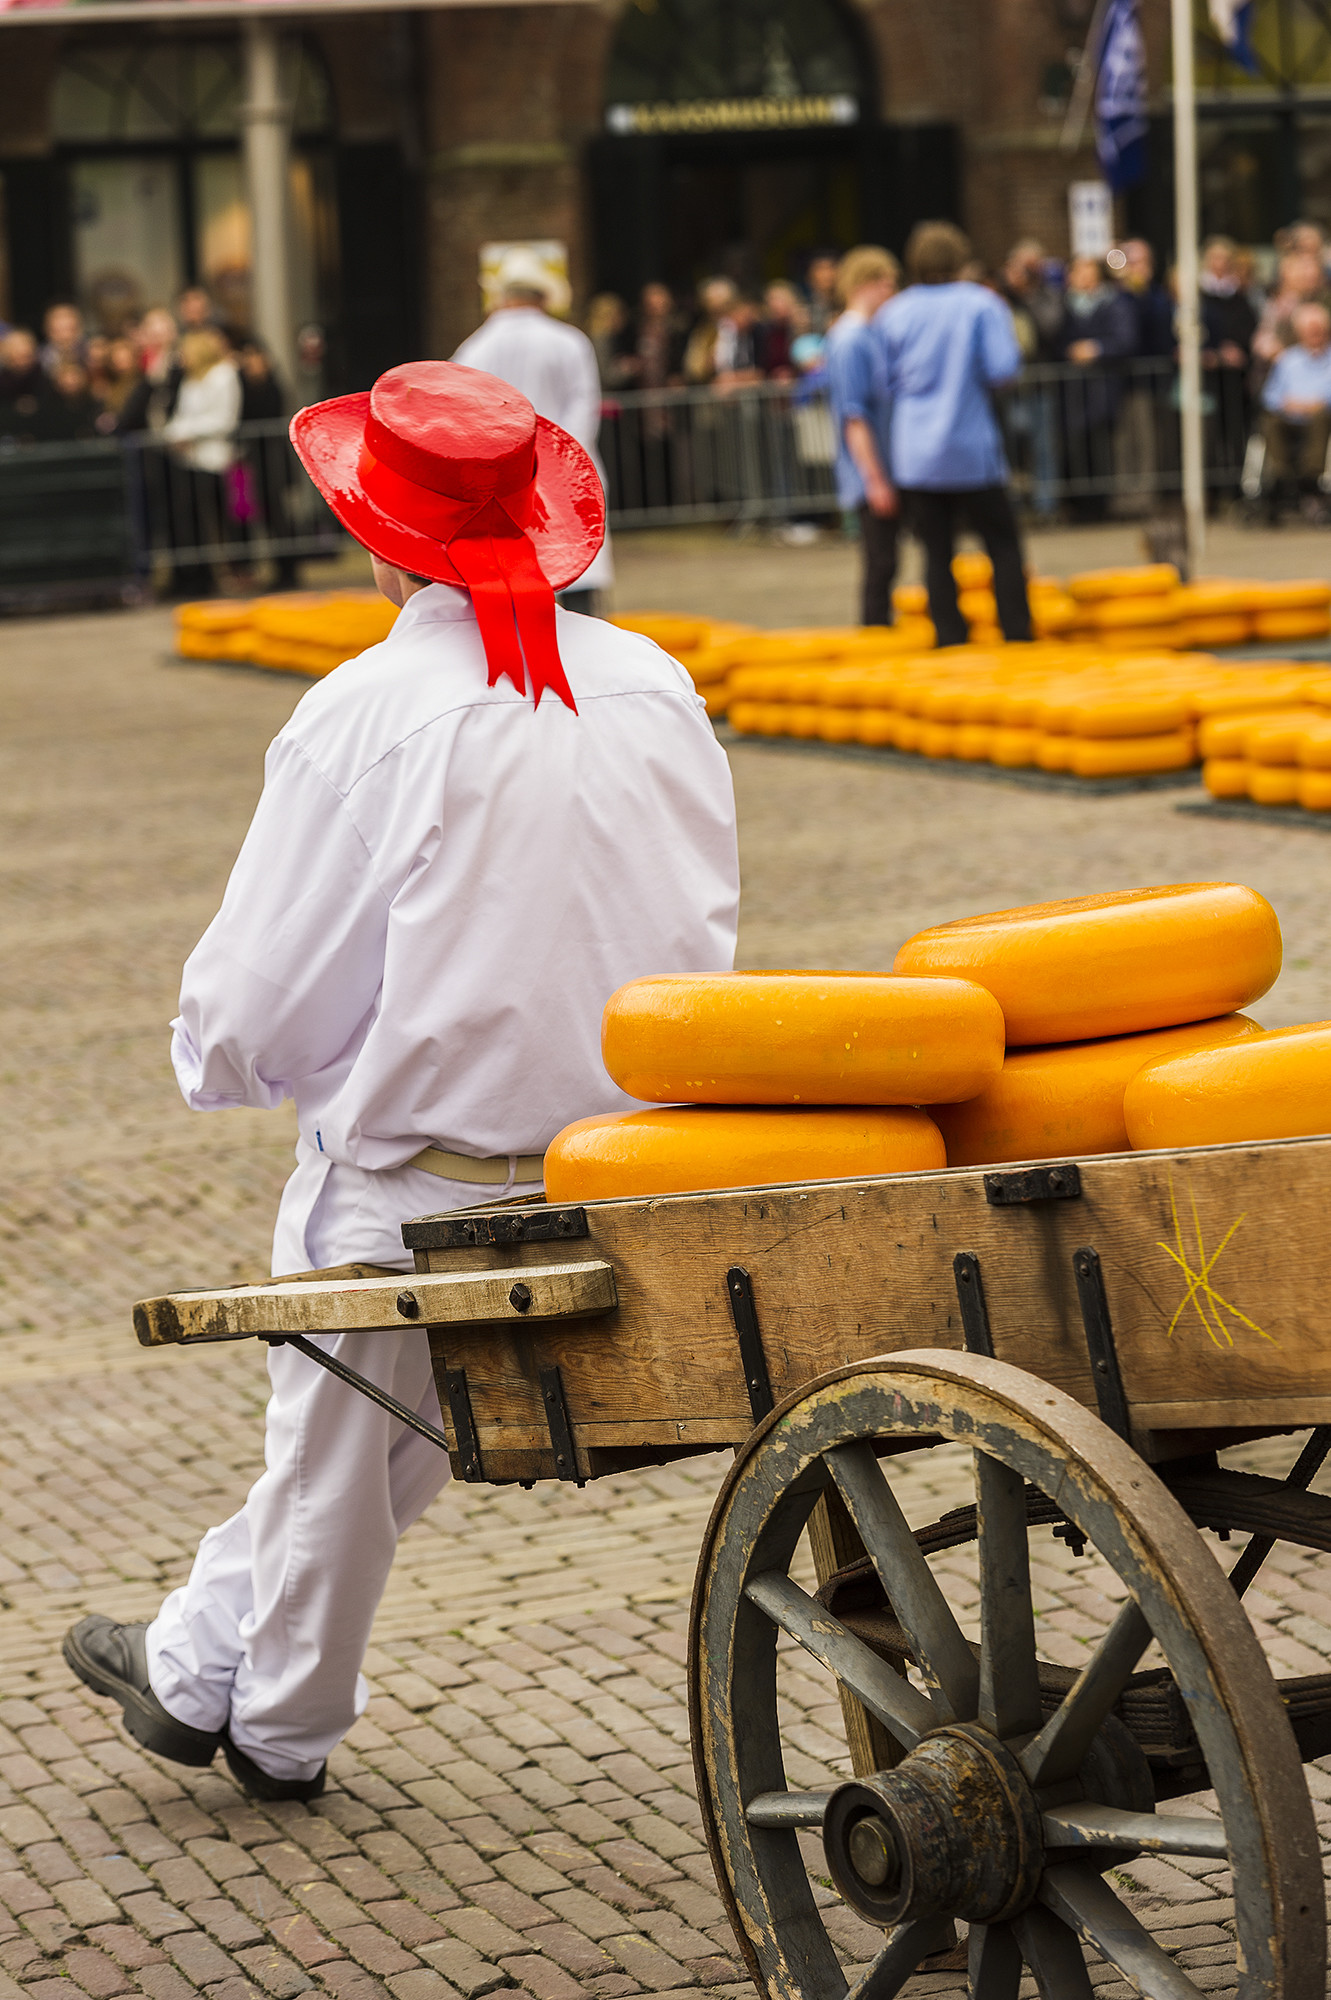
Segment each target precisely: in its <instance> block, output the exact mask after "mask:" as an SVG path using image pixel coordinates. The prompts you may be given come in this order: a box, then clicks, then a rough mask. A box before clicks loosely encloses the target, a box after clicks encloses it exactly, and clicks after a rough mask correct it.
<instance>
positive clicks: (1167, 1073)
mask: <svg viewBox="0 0 1331 2000" xmlns="http://www.w3.org/2000/svg"><path fill="white" fill-rule="evenodd" d="M1123 1112H1124V1117H1125V1120H1126V1123H1127V1128H1128V1137H1129V1139H1130V1140H1131V1142H1132V1144H1133V1146H1134V1147H1135V1148H1137V1149H1138V1150H1139V1151H1140V1150H1142V1149H1143V1148H1147V1147H1154V1146H1223V1145H1236V1144H1240V1143H1241V1142H1242V1141H1244V1140H1246V1139H1302V1138H1306V1137H1308V1136H1309V1135H1310V1134H1312V1133H1321V1132H1331V1021H1311V1022H1309V1023H1308V1024H1307V1025H1306V1026H1303V1027H1298V1028H1273V1029H1271V1030H1270V1031H1269V1032H1268V1033H1267V1034H1264V1035H1258V1036H1256V1037H1255V1038H1254V1039H1253V1040H1252V1041H1250V1042H1240V1043H1237V1044H1234V1045H1232V1046H1231V1047H1229V1048H1222V1049H1207V1050H1198V1051H1197V1052H1196V1053H1195V1054H1193V1055H1185V1056H1175V1057H1173V1058H1172V1059H1171V1060H1169V1061H1166V1062H1153V1063H1148V1064H1147V1065H1146V1067H1145V1068H1143V1069H1139V1070H1138V1071H1137V1074H1136V1075H1135V1076H1134V1077H1133V1079H1132V1081H1131V1082H1130V1083H1129V1085H1128V1087H1127V1090H1126V1091H1125V1093H1124V1098H1123Z"/></svg>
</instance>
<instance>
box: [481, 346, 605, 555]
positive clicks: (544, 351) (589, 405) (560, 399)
mask: <svg viewBox="0 0 1331 2000" xmlns="http://www.w3.org/2000/svg"><path fill="white" fill-rule="evenodd" d="M453 359H454V360H455V361H459V362H461V363H462V365H463V366H464V367H466V368H483V369H484V370H485V371H486V373H487V374H488V375H497V376H498V377H499V380H500V381H501V382H507V383H508V384H509V386H510V387H511V388H514V389H520V390H521V391H522V394H523V395H524V396H525V397H526V398H527V401H528V402H529V403H530V404H531V406H532V408H533V409H534V410H535V412H536V414H537V416H538V417H546V418H547V419H548V420H549V421H550V422H551V423H552V424H558V425H559V428H560V429H561V430H562V431H567V432H568V434H569V436H570V437H575V438H576V439H577V441H578V443H579V444H580V445H581V446H582V447H583V449H584V450H585V451H587V452H589V453H590V455H591V458H592V461H593V463H594V464H595V466H596V470H597V471H598V472H599V473H600V475H601V484H602V486H604V485H605V467H604V466H603V465H602V464H601V457H600V453H599V451H598V450H597V445H596V440H597V436H598V433H599V431H600V428H601V374H600V370H599V368H598V367H597V365H596V349H595V348H594V347H593V346H592V344H591V342H590V340H588V338H587V336H586V334H585V333H583V332H581V331H580V329H579V328H578V327H576V326H568V325H566V324H565V322H564V321H563V320H559V319H551V317H550V315H549V313H547V312H542V311H541V309H540V307H539V306H501V307H500V309H499V311H498V312H493V313H491V315H490V317H489V319H487V320H486V322H485V324H484V326H482V327H479V328H478V329H477V331H476V332H475V333H473V334H471V335H470V336H469V337H468V338H467V339H466V340H464V341H463V343H462V345H461V347H459V349H458V351H457V353H456V354H455V355H454V356H453ZM614 580H615V570H614V561H613V558H612V556H611V553H610V537H609V535H608V534H607V535H606V538H605V541H604V543H603V544H602V546H601V548H600V550H599V551H598V553H597V554H596V555H595V556H594V557H593V559H592V563H591V567H590V568H589V569H587V570H585V571H584V572H583V574H582V575H581V576H580V577H579V578H578V580H577V588H578V589H579V590H606V589H608V588H609V586H610V585H611V584H612V583H613V582H614Z"/></svg>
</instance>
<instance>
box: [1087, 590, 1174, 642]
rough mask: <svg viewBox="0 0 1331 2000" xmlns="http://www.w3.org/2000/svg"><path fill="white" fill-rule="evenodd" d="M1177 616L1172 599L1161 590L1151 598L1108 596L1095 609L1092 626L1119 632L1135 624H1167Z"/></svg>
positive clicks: (1101, 630) (1104, 630) (1103, 630)
mask: <svg viewBox="0 0 1331 2000" xmlns="http://www.w3.org/2000/svg"><path fill="white" fill-rule="evenodd" d="M1174 615H1175V604H1174V599H1173V597H1172V596H1168V597H1167V596H1165V595H1164V593H1163V592H1160V591H1157V592H1156V593H1155V594H1154V595H1153V596H1151V597H1106V598H1103V599H1102V600H1101V601H1100V603H1099V604H1097V605H1095V606H1094V607H1093V614H1092V618H1091V623H1092V624H1093V625H1094V626H1095V628H1096V630H1097V631H1098V632H1109V633H1112V634H1113V635H1114V637H1115V638H1117V636H1118V634H1119V632H1121V631H1128V630H1131V628H1132V627H1133V626H1134V625H1164V624H1167V623H1168V622H1169V619H1170V618H1171V617H1172V616H1174Z"/></svg>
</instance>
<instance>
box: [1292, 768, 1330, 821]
mask: <svg viewBox="0 0 1331 2000" xmlns="http://www.w3.org/2000/svg"><path fill="white" fill-rule="evenodd" d="M1299 804H1300V805H1301V806H1303V807H1304V808H1305V810H1306V811H1308V812H1322V813H1324V812H1331V771H1321V770H1314V771H1300V772H1299Z"/></svg>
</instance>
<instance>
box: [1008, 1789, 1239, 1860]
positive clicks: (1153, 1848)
mask: <svg viewBox="0 0 1331 2000" xmlns="http://www.w3.org/2000/svg"><path fill="white" fill-rule="evenodd" d="M1044 1837H1045V1844H1046V1846H1048V1847H1052V1848H1063V1847H1066V1848H1078V1847H1131V1848H1134V1849H1137V1850H1139V1851H1140V1852H1141V1853H1143V1854H1196V1855H1199V1856H1201V1857H1203V1858H1205V1859H1209V1860H1215V1861H1225V1860H1227V1859H1228V1858H1229V1842H1228V1841H1227V1840H1226V1838H1225V1829H1224V1827H1223V1825H1222V1824H1221V1822H1220V1821H1219V1820H1218V1819H1201V1818H1196V1819H1194V1818H1191V1817H1186V1816H1185V1815H1184V1814H1182V1813H1174V1814H1164V1813H1148V1812H1124V1811H1123V1810H1122V1809H1121V1808H1120V1807H1119V1806H1099V1805H1093V1804H1091V1803H1090V1802H1089V1801H1088V1800H1087V1801H1081V1802H1079V1803H1078V1804H1077V1805H1071V1806H1058V1807H1056V1808H1055V1809H1054V1811H1052V1812H1047V1813H1045V1815H1044Z"/></svg>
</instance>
